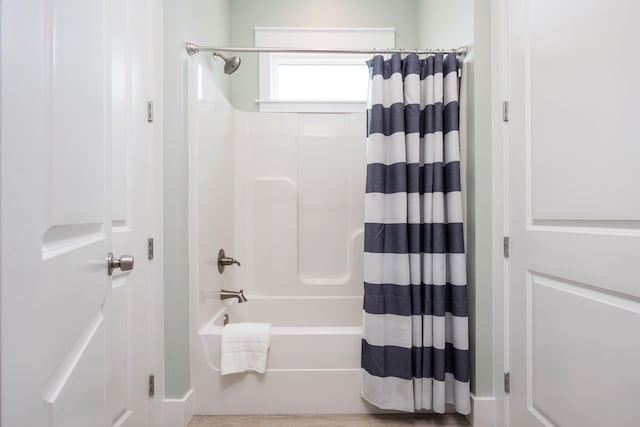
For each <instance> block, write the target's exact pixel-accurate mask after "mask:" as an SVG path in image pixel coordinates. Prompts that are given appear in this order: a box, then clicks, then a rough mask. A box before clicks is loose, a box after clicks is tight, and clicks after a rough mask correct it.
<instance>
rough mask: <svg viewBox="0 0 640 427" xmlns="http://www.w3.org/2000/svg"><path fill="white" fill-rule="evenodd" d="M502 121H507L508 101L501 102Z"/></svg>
mask: <svg viewBox="0 0 640 427" xmlns="http://www.w3.org/2000/svg"><path fill="white" fill-rule="evenodd" d="M502 121H503V122H508V121H509V101H502Z"/></svg>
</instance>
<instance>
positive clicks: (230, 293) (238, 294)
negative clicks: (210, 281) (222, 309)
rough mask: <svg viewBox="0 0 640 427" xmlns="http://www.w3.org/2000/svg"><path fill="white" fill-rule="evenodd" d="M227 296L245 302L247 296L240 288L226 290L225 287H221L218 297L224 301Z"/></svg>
mask: <svg viewBox="0 0 640 427" xmlns="http://www.w3.org/2000/svg"><path fill="white" fill-rule="evenodd" d="M229 298H237V299H238V302H239V303H243V302H247V297H245V296H244V291H243V290H242V289H240V290H239V291H227V290H226V289H221V290H220V299H221V300H222V301H224V300H226V299H229Z"/></svg>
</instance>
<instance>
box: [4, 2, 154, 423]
mask: <svg viewBox="0 0 640 427" xmlns="http://www.w3.org/2000/svg"><path fill="white" fill-rule="evenodd" d="M118 4H122V3H116V2H109V1H102V0H82V1H80V0H77V1H46V0H24V1H19V2H16V1H14V2H3V3H2V5H1V8H2V9H1V11H0V15H1V20H2V21H1V32H2V33H1V46H2V51H1V59H0V61H1V62H0V65H1V70H0V71H1V77H0V78H1V86H0V90H1V93H2V100H1V138H2V139H1V144H2V145H1V150H2V151H1V152H0V162H1V169H0V171H1V172H0V173H1V176H0V186H1V193H0V197H1V200H0V206H1V207H0V209H1V211H0V213H1V215H0V221H1V224H0V227H1V228H0V233H1V234H0V236H1V246H0V251H1V252H0V255H1V257H0V263H1V264H0V265H1V269H0V279H1V282H0V283H1V285H2V298H1V310H2V311H1V313H2V318H1V328H2V331H1V332H2V333H1V340H2V347H1V351H2V353H1V363H2V365H1V369H2V372H1V411H2V412H1V421H2V425H3V426H11V427H14V426H15V427H19V426H26V427H33V426H62V427H74V426H78V427H87V426H111V425H112V424H113V423H114V422H115V423H117V424H118V425H134V424H133V423H131V422H129V421H128V420H129V419H131V420H136V424H135V425H136V426H138V425H141V426H144V425H147V422H146V421H145V419H146V417H148V414H147V405H148V403H147V401H146V378H147V374H148V373H147V372H144V374H142V373H141V372H140V371H141V370H143V369H144V368H143V367H144V366H146V365H147V363H148V361H147V360H146V359H147V356H146V354H145V352H144V351H143V352H142V353H140V354H136V353H135V351H140V347H139V344H135V345H134V344H132V343H133V342H134V341H135V340H136V339H142V343H143V344H142V345H143V346H144V339H145V338H144V333H145V329H144V328H146V327H147V324H146V323H144V322H145V319H146V314H145V313H144V312H145V310H146V306H144V305H143V306H139V305H138V302H139V293H140V292H141V289H140V288H142V287H145V286H146V280H145V274H146V273H145V270H146V266H145V262H146V259H145V257H144V256H143V252H144V249H141V248H140V246H143V247H144V245H145V244H146V243H145V242H146V239H144V240H143V241H142V242H138V239H139V238H140V233H141V230H142V229H143V228H144V227H143V226H144V224H142V223H143V221H142V219H141V217H142V215H144V211H140V209H146V206H145V205H144V202H142V203H140V202H136V203H128V202H129V201H131V200H134V199H135V198H136V196H139V195H140V194H141V193H144V185H145V182H146V181H144V180H143V181H140V182H138V181H136V187H135V188H134V187H133V186H132V182H133V180H134V179H137V178H139V175H138V172H137V171H136V173H132V172H131V171H133V170H137V168H138V167H140V168H141V169H142V170H143V171H144V170H145V169H146V166H145V163H144V162H145V159H146V154H143V153H142V152H143V151H144V150H145V149H144V148H140V147H135V148H133V147H130V146H129V143H130V141H131V140H132V139H133V136H134V135H137V133H140V132H139V131H136V130H131V129H132V128H131V127H127V130H126V134H125V135H123V134H122V133H123V127H122V123H121V121H122V119H121V116H122V115H123V112H122V109H123V108H124V109H126V108H129V107H130V105H129V104H127V103H129V102H131V101H132V100H134V99H136V96H135V95H131V93H132V92H133V90H132V89H130V88H131V87H132V86H133V85H134V82H139V81H140V80H142V77H138V78H137V80H136V78H135V77H134V76H133V71H134V70H135V66H134V65H131V64H128V65H127V66H126V67H124V68H122V65H121V64H118V63H117V61H119V60H120V59H122V56H123V55H121V56H118V51H117V42H118V37H117V34H116V31H118V30H119V28H120V27H122V25H123V21H122V19H124V18H125V16H124V15H121V14H119V13H120V12H121V10H120V9H118ZM118 73H120V74H118ZM120 78H123V79H125V80H126V81H127V83H126V85H125V86H126V88H125V89H124V90H120V89H118V86H117V84H118V79H120ZM129 92H131V93H129ZM123 94H124V96H125V98H126V101H123V100H121V99H118V97H119V96H123ZM140 109H141V117H142V121H143V122H144V104H143V106H142V107H141V108H140ZM124 114H129V115H132V111H131V109H130V108H129V110H127V111H126V113H124ZM127 120H133V117H127ZM145 124H146V123H145ZM136 132H137V133H136ZM142 145H144V142H142ZM112 157H113V162H112ZM139 162H143V163H139ZM112 171H114V172H116V173H122V174H124V175H123V176H124V178H122V177H118V178H116V176H115V174H113V173H112ZM142 176H144V172H142ZM118 186H120V187H121V188H122V187H126V188H124V190H125V191H126V193H125V195H121V194H122V193H118V191H117V190H118V189H117V188H116V187H118ZM132 193H135V194H132ZM134 240H135V243H134ZM109 252H114V253H115V255H116V257H118V256H120V255H123V254H125V253H127V254H131V255H135V257H136V265H135V270H134V271H133V272H132V273H131V274H119V273H118V272H116V273H115V275H114V276H109V275H107V262H106V259H107V254H108V253H109ZM113 288H115V289H113ZM142 292H143V291H142ZM136 322H140V323H139V324H137V323H136ZM133 324H136V326H137V327H136V328H132V325H133ZM141 337H142V338H141ZM136 345H138V347H136ZM144 370H145V371H146V370H147V369H144ZM140 383H142V384H143V385H142V386H139V384H140ZM123 384H124V385H123ZM140 392H142V397H140V395H139V394H138V393H140ZM123 394H124V396H123Z"/></svg>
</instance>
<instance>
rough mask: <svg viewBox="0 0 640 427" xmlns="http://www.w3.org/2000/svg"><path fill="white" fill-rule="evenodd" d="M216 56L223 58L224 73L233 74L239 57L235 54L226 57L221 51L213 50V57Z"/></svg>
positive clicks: (238, 63) (237, 65)
mask: <svg viewBox="0 0 640 427" xmlns="http://www.w3.org/2000/svg"><path fill="white" fill-rule="evenodd" d="M216 56H218V57H220V58H222V59H223V60H224V72H225V74H233V73H234V72H235V71H236V70H237V69H238V67H239V66H240V58H238V57H237V56H232V57H231V58H227V57H226V56H224V55H223V54H221V53H218V52H213V57H214V58H215V57H216Z"/></svg>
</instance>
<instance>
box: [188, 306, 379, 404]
mask: <svg viewBox="0 0 640 427" xmlns="http://www.w3.org/2000/svg"><path fill="white" fill-rule="evenodd" d="M247 298H248V302H246V303H243V304H238V303H235V302H234V303H232V304H230V305H228V306H227V307H225V308H223V309H222V310H220V311H218V312H217V313H216V314H215V315H214V317H213V318H212V319H211V320H210V321H209V322H207V323H206V324H205V325H204V326H203V327H202V328H201V329H200V331H199V332H198V338H199V344H200V346H199V347H200V351H199V352H198V353H199V354H196V355H195V356H196V359H197V360H199V364H200V366H199V367H197V372H198V375H197V377H196V378H193V381H194V385H195V390H196V391H197V399H196V402H197V403H196V413H200V414H284V413H363V412H372V411H375V410H373V409H372V408H371V407H370V406H369V405H367V404H366V403H365V402H364V401H363V400H362V399H361V398H360V348H361V339H362V327H361V321H362V298H361V297H284V298H283V297H277V298H275V297H260V296H252V295H247ZM225 314H228V315H229V318H230V323H234V322H269V323H271V324H272V328H271V348H270V350H269V355H268V362H267V372H266V373H265V374H257V373H242V374H232V375H225V376H221V375H220V342H221V336H222V329H223V318H224V315H225ZM197 347H198V346H195V348H196V349H197ZM196 351H197V350H196ZM203 365H204V366H203ZM205 366H206V368H205V369H202V368H204V367H205Z"/></svg>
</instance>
